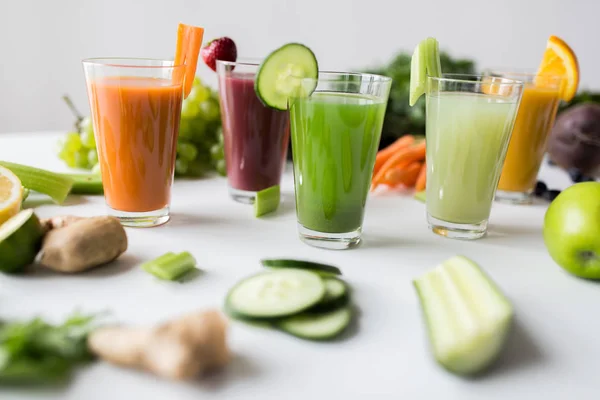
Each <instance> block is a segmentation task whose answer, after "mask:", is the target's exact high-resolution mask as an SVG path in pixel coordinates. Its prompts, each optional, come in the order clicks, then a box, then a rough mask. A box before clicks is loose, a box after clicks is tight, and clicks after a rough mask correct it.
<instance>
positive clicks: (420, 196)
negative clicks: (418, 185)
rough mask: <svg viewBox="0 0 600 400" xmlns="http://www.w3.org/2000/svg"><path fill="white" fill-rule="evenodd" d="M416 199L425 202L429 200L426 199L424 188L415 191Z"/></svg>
mask: <svg viewBox="0 0 600 400" xmlns="http://www.w3.org/2000/svg"><path fill="white" fill-rule="evenodd" d="M415 199H417V200H419V201H421V202H423V203H425V202H426V201H427V200H426V192H425V191H424V190H422V191H420V192H417V193H415Z"/></svg>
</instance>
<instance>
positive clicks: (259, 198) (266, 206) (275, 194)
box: [254, 185, 281, 217]
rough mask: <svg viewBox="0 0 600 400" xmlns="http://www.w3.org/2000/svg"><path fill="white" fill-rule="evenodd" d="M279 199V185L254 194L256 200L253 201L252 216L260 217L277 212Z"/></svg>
mask: <svg viewBox="0 0 600 400" xmlns="http://www.w3.org/2000/svg"><path fill="white" fill-rule="evenodd" d="M280 199H281V194H280V190H279V185H275V186H271V187H269V188H266V189H264V190H261V191H260V192H258V193H256V199H254V216H256V217H260V216H262V215H265V214H268V213H271V212H273V211H275V210H277V207H279V202H280Z"/></svg>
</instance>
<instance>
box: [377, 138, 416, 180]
mask: <svg viewBox="0 0 600 400" xmlns="http://www.w3.org/2000/svg"><path fill="white" fill-rule="evenodd" d="M414 141H415V138H414V136H412V135H404V136H402V137H401V138H399V139H397V140H396V141H395V142H394V143H392V144H390V145H389V146H387V147H386V148H385V149H382V150H379V152H377V156H376V157H375V168H373V173H374V174H376V173H377V171H378V170H379V168H381V166H382V165H383V164H385V162H386V161H387V160H389V158H390V157H391V156H393V155H394V153H396V152H397V151H398V150H400V149H402V148H405V147H408V146H410V145H411V144H413V142H414Z"/></svg>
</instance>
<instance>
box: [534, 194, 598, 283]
mask: <svg viewBox="0 0 600 400" xmlns="http://www.w3.org/2000/svg"><path fill="white" fill-rule="evenodd" d="M543 232H544V243H545V244H546V248H547V249H548V252H549V253H550V256H551V257H552V259H553V260H554V261H555V262H556V263H557V264H558V265H560V266H561V267H562V268H564V269H565V270H566V271H568V272H570V273H571V274H573V275H576V276H579V277H581V278H587V279H600V183H599V182H582V183H577V184H575V185H573V186H570V187H569V188H567V189H565V190H563V191H562V193H560V194H559V195H558V196H557V197H556V199H554V201H553V202H552V203H551V204H550V206H549V207H548V210H547V211H546V215H545V217H544V231H543Z"/></svg>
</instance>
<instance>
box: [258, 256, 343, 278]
mask: <svg viewBox="0 0 600 400" xmlns="http://www.w3.org/2000/svg"><path fill="white" fill-rule="evenodd" d="M260 262H261V264H262V265H263V266H265V267H269V268H295V269H306V270H309V271H312V272H315V273H317V274H319V275H321V276H331V275H342V271H340V269H339V268H338V267H334V266H333V265H327V264H321V263H316V262H312V261H304V260H291V259H287V258H271V259H264V260H261V261H260Z"/></svg>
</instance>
